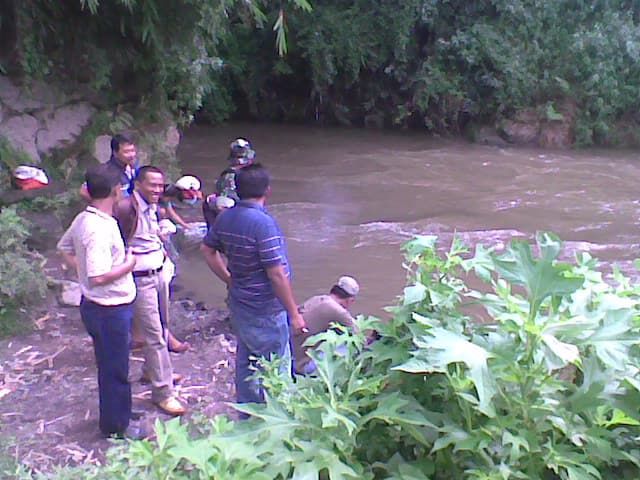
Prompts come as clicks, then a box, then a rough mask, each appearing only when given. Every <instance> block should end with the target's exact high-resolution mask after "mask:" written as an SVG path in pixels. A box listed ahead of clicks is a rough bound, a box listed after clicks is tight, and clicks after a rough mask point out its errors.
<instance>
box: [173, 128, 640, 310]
mask: <svg viewBox="0 0 640 480" xmlns="http://www.w3.org/2000/svg"><path fill="white" fill-rule="evenodd" d="M238 136H244V137H246V138H248V139H250V141H251V142H252V144H253V146H254V148H255V150H256V152H257V158H258V159H259V161H260V162H262V163H264V164H265V165H266V166H268V167H269V169H270V171H271V173H272V176H273V195H272V197H271V198H270V200H269V205H268V208H269V210H270V212H271V213H272V215H273V216H274V217H275V218H276V219H277V220H278V222H279V223H280V225H281V227H282V228H283V230H284V232H285V234H286V236H287V239H288V246H289V256H290V260H291V263H292V266H293V270H294V291H295V295H296V299H297V300H298V301H299V302H301V301H303V300H304V299H305V298H307V297H308V296H310V295H314V294H317V293H321V292H324V291H326V290H328V288H329V287H330V286H331V284H332V282H333V281H335V279H336V278H337V277H338V276H339V275H342V274H349V275H353V276H354V277H356V278H357V279H358V280H359V281H360V283H361V294H360V297H359V300H358V302H357V303H356V308H355V310H356V311H357V312H359V313H372V314H381V313H382V307H384V306H385V305H388V304H390V303H392V302H394V300H395V298H396V296H397V295H398V294H399V293H400V292H401V290H402V287H403V286H404V283H405V272H404V270H403V269H402V265H401V263H402V256H401V253H400V246H401V245H402V244H403V243H404V242H405V241H407V240H408V239H410V238H411V237H412V236H413V235H415V234H437V235H439V236H441V238H442V241H443V242H450V240H451V236H452V234H453V233H454V232H456V233H457V234H458V235H460V236H461V237H462V238H463V239H465V240H466V241H467V242H468V243H470V244H475V243H478V242H483V243H490V244H495V243H496V242H502V243H506V242H508V241H509V239H511V238H512V237H514V236H527V237H531V236H532V235H533V234H534V233H535V232H536V231H538V230H546V231H553V232H555V233H557V234H558V235H560V236H561V238H562V239H563V240H565V247H566V252H567V253H568V254H569V255H570V254H571V253H572V252H573V251H576V250H586V251H589V252H591V254H592V255H593V256H595V257H597V258H599V259H601V260H603V261H605V262H607V263H610V262H612V261H615V262H616V263H618V264H619V265H620V266H621V268H622V269H623V270H624V271H625V272H629V273H632V272H633V266H632V264H633V262H632V261H633V259H635V258H636V257H638V256H640V255H639V254H638V244H639V243H640V240H639V239H640V236H639V234H640V230H639V228H638V227H639V225H638V212H639V211H640V201H639V200H638V195H637V192H638V190H639V187H638V184H639V180H640V163H639V162H638V155H637V153H635V152H619V151H594V150H589V151H584V152H582V151H549V150H540V149H520V148H518V149H516V148H507V149H502V148H497V147H489V146H480V145H473V144H467V143H465V142H463V141H460V140H455V141H454V140H443V139H437V138H432V137H428V136H426V135H424V134H423V133H420V132H380V131H370V130H357V129H344V128H334V129H331V128H328V129H327V128H323V129H320V128H311V127H304V126H300V127H296V126H279V125H265V124H231V125H228V126H223V127H215V128H211V127H193V128H190V129H189V130H188V131H187V132H186V134H185V136H184V138H183V140H182V143H181V146H180V151H179V156H180V159H181V162H182V169H183V172H184V173H190V174H195V175H197V176H198V177H200V178H201V179H202V180H203V182H204V185H205V190H206V191H207V192H208V191H211V189H212V186H213V183H214V182H215V179H216V178H217V175H218V174H219V173H220V172H221V171H222V170H223V169H224V168H225V166H226V155H227V151H228V150H227V147H228V144H229V142H230V141H231V140H233V139H234V138H236V137H238ZM179 272H180V279H179V281H178V283H180V284H182V286H183V287H184V292H186V293H189V294H191V295H193V296H194V297H196V298H197V299H199V300H203V301H206V302H207V303H211V304H212V305H214V306H216V305H223V301H224V295H225V289H224V288H223V286H222V284H221V282H219V281H218V280H217V278H215V277H214V276H213V274H212V273H210V272H209V271H208V269H207V267H206V265H205V264H204V261H203V260H202V258H201V257H200V255H199V253H198V252H187V253H185V254H183V256H182V257H181V261H180V266H179Z"/></svg>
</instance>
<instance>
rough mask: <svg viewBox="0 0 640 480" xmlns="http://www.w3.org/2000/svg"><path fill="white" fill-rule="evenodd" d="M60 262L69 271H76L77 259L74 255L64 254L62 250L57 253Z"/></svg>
mask: <svg viewBox="0 0 640 480" xmlns="http://www.w3.org/2000/svg"><path fill="white" fill-rule="evenodd" d="M59 253H60V256H61V257H62V260H63V261H64V263H65V265H66V266H67V268H68V269H69V270H73V271H74V272H77V271H78V259H77V258H76V256H75V255H73V254H72V253H69V252H65V251H63V250H60V251H59Z"/></svg>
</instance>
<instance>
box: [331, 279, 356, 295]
mask: <svg viewBox="0 0 640 480" xmlns="http://www.w3.org/2000/svg"><path fill="white" fill-rule="evenodd" d="M336 285H337V286H338V287H340V288H341V289H342V290H344V293H346V294H347V295H350V296H352V297H355V296H356V295H358V292H359V291H360V285H358V282H356V279H355V278H353V277H348V276H346V275H344V276H342V277H340V278H339V279H338V283H336Z"/></svg>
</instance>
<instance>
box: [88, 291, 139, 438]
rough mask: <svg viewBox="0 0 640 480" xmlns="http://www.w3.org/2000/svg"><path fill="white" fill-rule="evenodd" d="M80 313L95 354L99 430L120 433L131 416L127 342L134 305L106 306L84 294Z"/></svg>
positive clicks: (106, 432)
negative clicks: (98, 399)
mask: <svg viewBox="0 0 640 480" xmlns="http://www.w3.org/2000/svg"><path fill="white" fill-rule="evenodd" d="M80 316H81V317H82V322H83V323H84V326H85V327H86V329H87V332H88V333H89V335H91V338H92V339H93V349H94V352H95V355H96V365H97V367H98V393H99V398H100V431H102V433H103V434H105V435H112V434H120V433H123V432H124V431H125V430H126V428H127V427H128V426H129V420H130V418H131V385H130V384H129V342H130V335H131V334H130V332H131V321H132V319H133V305H132V304H128V305H117V306H110V307H107V306H104V305H98V304H97V303H94V302H92V301H90V300H88V299H86V298H84V297H83V298H82V302H81V303H80Z"/></svg>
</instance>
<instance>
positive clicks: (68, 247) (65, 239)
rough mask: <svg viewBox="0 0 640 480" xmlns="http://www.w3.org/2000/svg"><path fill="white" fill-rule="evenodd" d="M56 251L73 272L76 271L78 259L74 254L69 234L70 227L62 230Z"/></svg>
mask: <svg viewBox="0 0 640 480" xmlns="http://www.w3.org/2000/svg"><path fill="white" fill-rule="evenodd" d="M57 249H58V253H60V256H61V257H62V260H63V261H64V263H65V264H66V265H67V267H69V269H71V270H73V271H74V272H77V271H78V261H77V259H76V256H75V253H76V252H75V247H74V245H73V238H72V234H71V227H69V228H68V229H67V231H65V232H64V234H63V235H62V237H61V238H60V240H59V241H58V245H57Z"/></svg>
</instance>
